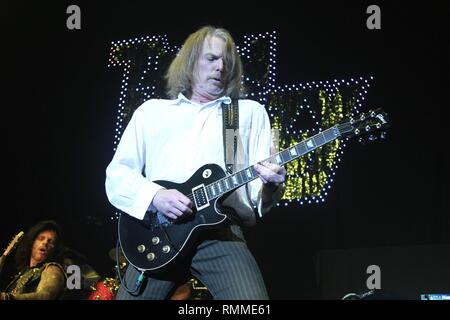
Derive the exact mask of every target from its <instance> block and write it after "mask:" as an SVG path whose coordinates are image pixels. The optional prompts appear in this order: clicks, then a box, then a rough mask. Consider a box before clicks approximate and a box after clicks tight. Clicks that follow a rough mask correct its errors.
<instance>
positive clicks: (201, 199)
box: [192, 183, 209, 211]
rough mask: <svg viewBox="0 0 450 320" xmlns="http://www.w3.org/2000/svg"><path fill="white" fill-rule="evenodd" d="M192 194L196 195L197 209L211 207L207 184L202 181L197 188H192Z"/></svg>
mask: <svg viewBox="0 0 450 320" xmlns="http://www.w3.org/2000/svg"><path fill="white" fill-rule="evenodd" d="M192 195H193V197H194V202H195V207H196V208H197V211H199V210H202V209H204V208H206V207H209V199H208V195H207V194H206V189H205V185H204V184H203V183H202V184H200V185H198V186H196V187H195V188H192Z"/></svg>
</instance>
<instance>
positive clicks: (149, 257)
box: [147, 252, 156, 261]
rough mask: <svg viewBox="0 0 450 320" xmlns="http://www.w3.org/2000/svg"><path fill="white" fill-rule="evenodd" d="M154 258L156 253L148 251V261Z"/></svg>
mask: <svg viewBox="0 0 450 320" xmlns="http://www.w3.org/2000/svg"><path fill="white" fill-rule="evenodd" d="M155 258H156V255H155V254H154V253H153V252H150V253H148V254H147V260H148V261H153V260H155Z"/></svg>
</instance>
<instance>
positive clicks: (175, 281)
mask: <svg viewBox="0 0 450 320" xmlns="http://www.w3.org/2000/svg"><path fill="white" fill-rule="evenodd" d="M208 232H209V231H208ZM209 233H210V236H209V237H207V238H205V239H204V240H203V241H202V242H201V243H200V244H199V245H198V247H197V248H196V252H195V254H194V256H193V257H192V261H191V265H190V266H191V268H189V266H186V267H184V266H181V267H180V269H179V270H177V271H176V272H175V273H172V275H169V276H167V275H164V276H158V278H156V277H148V278H147V279H146V280H145V281H144V282H143V283H142V287H141V290H139V293H138V294H130V293H129V292H128V291H127V290H125V289H124V287H123V285H121V286H120V288H119V291H118V292H117V296H116V299H117V300H163V299H167V298H168V296H169V294H170V293H172V292H173V291H174V289H175V288H176V287H177V286H178V285H181V284H182V283H185V282H186V281H187V279H188V277H189V273H191V274H192V275H194V276H195V277H196V278H197V279H198V280H200V281H201V282H202V283H203V284H204V285H205V286H206V287H207V288H208V290H209V292H210V293H211V295H212V296H213V298H214V299H215V300H266V299H268V294H267V290H266V287H265V284H264V280H263V277H262V275H261V272H260V270H259V267H258V265H257V263H256V261H255V259H254V257H253V255H252V254H251V253H250V250H249V249H248V247H247V244H246V243H245V240H244V237H243V235H242V231H241V229H240V228H239V227H238V226H237V225H232V226H231V227H228V228H227V230H225V232H221V231H219V232H218V231H215V234H214V231H213V232H209ZM211 235H212V237H211ZM177 267H178V266H177ZM189 269H190V270H189ZM139 274H140V272H139V271H138V270H137V269H136V268H134V267H133V266H131V265H130V266H129V267H128V269H127V272H126V274H125V277H124V279H125V284H126V285H127V286H128V287H129V288H131V287H133V286H134V284H135V282H136V279H137V278H138V276H139Z"/></svg>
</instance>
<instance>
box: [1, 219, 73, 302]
mask: <svg viewBox="0 0 450 320" xmlns="http://www.w3.org/2000/svg"><path fill="white" fill-rule="evenodd" d="M62 248H63V244H62V238H61V232H60V229H59V227H58V225H57V224H56V223H55V222H54V221H42V222H39V223H38V224H36V225H35V226H33V227H32V228H30V230H29V231H28V233H27V234H25V236H24V239H23V240H22V241H21V242H20V244H19V246H18V248H17V252H16V256H15V263H16V268H17V270H18V273H17V274H16V275H15V276H14V277H13V280H12V281H11V282H10V284H9V285H8V286H7V287H6V290H5V292H0V300H53V299H58V298H59V297H60V296H61V295H62V293H63V292H64V288H65V284H66V281H65V278H66V276H65V271H64V268H63V266H62V259H63V258H62V252H63V251H62Z"/></svg>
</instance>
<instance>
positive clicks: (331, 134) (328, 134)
mask: <svg viewBox="0 0 450 320" xmlns="http://www.w3.org/2000/svg"><path fill="white" fill-rule="evenodd" d="M323 135H324V136H325V139H326V140H327V142H329V141H331V140H334V139H336V138H337V137H338V136H339V132H338V130H337V129H336V127H331V128H329V129H327V130H325V131H324V132H323Z"/></svg>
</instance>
